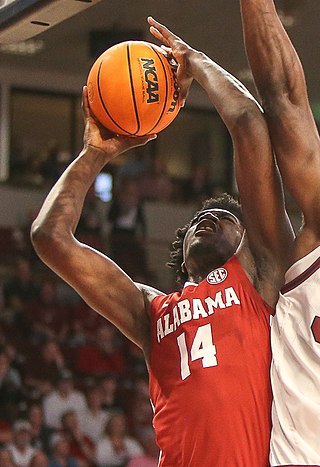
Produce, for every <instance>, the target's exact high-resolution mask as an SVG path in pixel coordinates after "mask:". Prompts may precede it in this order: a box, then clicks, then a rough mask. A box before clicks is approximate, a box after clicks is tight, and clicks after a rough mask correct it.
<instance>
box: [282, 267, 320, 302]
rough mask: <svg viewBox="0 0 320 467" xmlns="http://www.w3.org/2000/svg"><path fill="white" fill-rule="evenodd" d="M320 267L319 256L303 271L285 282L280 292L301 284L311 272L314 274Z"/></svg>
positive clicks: (285, 291)
mask: <svg viewBox="0 0 320 467" xmlns="http://www.w3.org/2000/svg"><path fill="white" fill-rule="evenodd" d="M319 268H320V258H318V259H317V260H316V261H315V262H314V263H313V264H311V266H309V267H308V268H307V269H306V270H305V271H304V272H302V273H301V274H299V276H297V277H295V278H294V279H292V281H290V282H288V283H287V284H285V285H284V286H283V287H282V289H281V293H282V294H285V293H287V292H290V291H291V290H293V289H295V288H296V287H298V285H300V284H302V282H304V281H306V280H307V279H308V278H309V277H310V276H312V274H314V273H315V272H316V271H317V270H318V269H319Z"/></svg>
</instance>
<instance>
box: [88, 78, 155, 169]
mask: <svg viewBox="0 0 320 467" xmlns="http://www.w3.org/2000/svg"><path fill="white" fill-rule="evenodd" d="M82 111H83V117H84V123H85V130H84V136H83V143H84V147H85V148H88V147H90V148H93V149H96V150H98V151H102V152H103V153H104V154H105V156H106V158H107V160H106V162H108V161H109V160H111V159H113V158H114V157H116V156H118V155H119V154H122V153H123V152H125V151H128V150H129V149H131V148H134V147H137V146H143V145H144V144H146V143H147V142H148V141H150V140H152V139H155V138H156V137H157V135H155V134H151V135H147V136H136V137H135V136H134V137H133V136H123V135H116V134H115V133H112V132H111V131H109V130H108V129H107V128H105V127H104V126H103V125H101V124H100V123H99V122H98V120H97V119H96V118H95V116H94V115H93V114H92V112H91V110H90V107H89V102H88V88H87V86H84V87H83V92H82Z"/></svg>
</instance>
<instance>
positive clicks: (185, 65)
mask: <svg viewBox="0 0 320 467" xmlns="http://www.w3.org/2000/svg"><path fill="white" fill-rule="evenodd" d="M147 21H148V23H149V25H150V32H151V34H152V35H153V36H154V37H156V38H157V39H159V41H161V42H162V43H163V44H164V46H165V47H164V50H165V51H166V53H167V54H168V55H169V58H170V54H172V56H173V57H174V59H175V61H176V62H177V63H178V69H177V80H178V84H179V87H180V90H179V104H180V105H181V106H184V103H185V101H186V99H187V97H188V94H189V89H190V86H191V83H192V81H193V76H192V71H191V67H190V63H189V56H190V53H192V52H193V51H194V49H192V47H190V46H189V45H188V44H186V42H184V41H183V40H182V39H180V37H178V36H176V35H175V34H173V33H172V32H171V31H169V29H168V28H167V27H166V26H164V25H163V24H160V23H159V22H158V21H156V20H155V19H154V18H152V17H151V16H149V17H148V19H147Z"/></svg>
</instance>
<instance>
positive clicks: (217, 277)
mask: <svg viewBox="0 0 320 467" xmlns="http://www.w3.org/2000/svg"><path fill="white" fill-rule="evenodd" d="M227 275H228V272H227V270H226V269H224V268H218V269H215V270H214V271H211V272H210V273H209V274H208V275H207V281H208V283H209V284H220V282H223V281H224V280H225V279H226V278H227Z"/></svg>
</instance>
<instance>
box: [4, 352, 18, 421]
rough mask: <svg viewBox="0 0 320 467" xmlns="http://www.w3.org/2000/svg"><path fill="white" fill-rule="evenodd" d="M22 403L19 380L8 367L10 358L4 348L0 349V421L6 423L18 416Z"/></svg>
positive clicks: (15, 372) (13, 370)
mask: <svg viewBox="0 0 320 467" xmlns="http://www.w3.org/2000/svg"><path fill="white" fill-rule="evenodd" d="M21 401H22V387H21V378H20V375H19V373H18V371H17V370H16V369H15V368H13V367H12V366H11V365H10V358H9V356H8V355H7V353H6V351H5V349H4V348H0V419H2V420H5V421H8V420H12V419H13V418H15V417H16V416H17V415H18V411H19V403H20V402H21Z"/></svg>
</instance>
